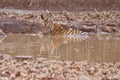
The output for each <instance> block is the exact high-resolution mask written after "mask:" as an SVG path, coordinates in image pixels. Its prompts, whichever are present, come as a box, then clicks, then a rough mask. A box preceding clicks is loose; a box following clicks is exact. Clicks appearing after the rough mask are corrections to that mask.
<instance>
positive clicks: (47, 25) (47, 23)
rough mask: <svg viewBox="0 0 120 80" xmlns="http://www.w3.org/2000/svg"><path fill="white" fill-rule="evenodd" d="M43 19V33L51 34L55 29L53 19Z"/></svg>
mask: <svg viewBox="0 0 120 80" xmlns="http://www.w3.org/2000/svg"><path fill="white" fill-rule="evenodd" d="M42 21H43V26H42V33H43V35H49V34H50V32H51V31H52V29H53V27H52V24H53V23H52V20H50V19H49V18H44V19H42Z"/></svg>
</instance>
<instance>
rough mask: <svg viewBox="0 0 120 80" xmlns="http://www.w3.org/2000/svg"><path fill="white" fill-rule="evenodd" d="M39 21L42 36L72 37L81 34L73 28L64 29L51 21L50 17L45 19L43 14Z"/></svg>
mask: <svg viewBox="0 0 120 80" xmlns="http://www.w3.org/2000/svg"><path fill="white" fill-rule="evenodd" d="M50 15H51V14H50ZM41 20H42V22H43V26H42V33H43V35H51V36H52V35H72V34H80V33H81V31H80V30H77V29H73V28H65V27H64V26H61V25H59V24H58V23H56V22H54V21H53V19H52V18H51V16H49V17H46V18H45V17H44V16H43V14H41Z"/></svg>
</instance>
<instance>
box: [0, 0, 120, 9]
mask: <svg viewBox="0 0 120 80" xmlns="http://www.w3.org/2000/svg"><path fill="white" fill-rule="evenodd" d="M0 8H11V9H13V8H14V9H29V10H41V9H42V10H46V9H47V10H51V11H59V10H67V11H86V10H87V11H91V10H92V11H94V10H95V9H96V10H97V11H103V10H104V11H108V10H120V1H119V0H0Z"/></svg>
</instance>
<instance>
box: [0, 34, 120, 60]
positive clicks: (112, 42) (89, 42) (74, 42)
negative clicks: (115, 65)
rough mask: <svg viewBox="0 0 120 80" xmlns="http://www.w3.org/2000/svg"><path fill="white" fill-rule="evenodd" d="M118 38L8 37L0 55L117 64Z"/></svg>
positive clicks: (110, 36) (119, 42) (116, 35)
mask: <svg viewBox="0 0 120 80" xmlns="http://www.w3.org/2000/svg"><path fill="white" fill-rule="evenodd" d="M119 44H120V35H118V34H104V35H93V34H91V35H90V37H88V38H85V39H83V38H72V37H63V36H39V35H24V34H9V35H8V36H7V37H6V38H5V39H4V40H2V42H1V43H0V53H1V54H10V55H12V56H19V55H22V56H23V55H25V56H26V55H27V56H33V57H34V58H39V57H43V58H48V59H60V60H70V61H83V60H89V61H97V62H113V61H120V58H119V57H120V45H119Z"/></svg>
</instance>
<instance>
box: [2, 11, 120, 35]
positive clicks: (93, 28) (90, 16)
mask: <svg viewBox="0 0 120 80" xmlns="http://www.w3.org/2000/svg"><path fill="white" fill-rule="evenodd" d="M41 14H45V12H44V11H37V12H35V11H26V12H24V13H22V12H21V13H20V11H19V13H17V11H16V12H13V11H12V10H11V11H4V10H3V11H1V12H0V29H1V30H3V31H4V32H5V33H39V32H41V27H42V26H43V23H42V21H41V18H40V15H41ZM51 14H52V15H53V17H52V18H53V21H54V22H55V23H57V24H59V25H60V26H62V27H63V28H68V29H69V28H73V29H77V30H80V31H82V32H88V33H89V32H92V33H101V32H106V33H114V32H117V33H119V32H120V13H119V11H118V12H117V11H116V12H115V11H111V12H110V11H101V12H92V11H91V12H79V13H73V12H67V17H66V15H65V14H64V13H63V12H60V11H59V12H52V11H51Z"/></svg>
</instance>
